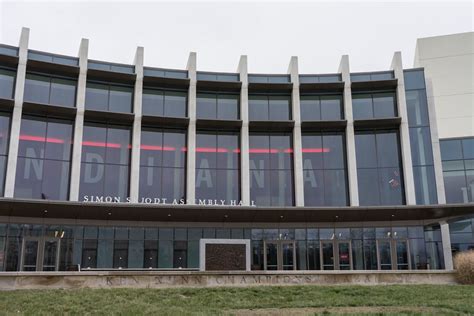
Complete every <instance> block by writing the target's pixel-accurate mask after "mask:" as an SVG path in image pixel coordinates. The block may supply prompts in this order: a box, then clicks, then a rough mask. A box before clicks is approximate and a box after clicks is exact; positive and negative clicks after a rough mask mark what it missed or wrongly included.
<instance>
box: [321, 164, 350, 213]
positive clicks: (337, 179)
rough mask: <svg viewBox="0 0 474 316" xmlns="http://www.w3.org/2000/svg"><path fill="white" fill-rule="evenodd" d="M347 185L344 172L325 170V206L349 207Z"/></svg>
mask: <svg viewBox="0 0 474 316" xmlns="http://www.w3.org/2000/svg"><path fill="white" fill-rule="evenodd" d="M347 202H348V201H347V185H346V174H345V171H344V170H324V205H327V206H345V205H347V204H348V203H347Z"/></svg>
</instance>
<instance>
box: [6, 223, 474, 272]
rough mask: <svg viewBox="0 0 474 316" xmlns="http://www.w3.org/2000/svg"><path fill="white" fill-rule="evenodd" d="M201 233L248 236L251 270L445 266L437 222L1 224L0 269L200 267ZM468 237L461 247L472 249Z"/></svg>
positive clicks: (221, 236)
mask: <svg viewBox="0 0 474 316" xmlns="http://www.w3.org/2000/svg"><path fill="white" fill-rule="evenodd" d="M469 221H470V220H469ZM464 226H465V225H464ZM464 226H463V229H466V228H464ZM471 226H472V225H471ZM471 226H470V227H471ZM471 233H472V232H471ZM201 238H219V239H250V240H251V268H252V270H419V269H443V268H444V261H443V250H442V242H441V232H440V227H439V226H436V225H435V226H396V227H395V226H386V227H352V228H339V227H338V228H331V227H307V228H237V227H234V228H213V227H192V228H191V227H188V228H183V227H135V226H134V227H125V226H116V227H113V226H90V225H87V226H79V225H37V224H16V223H9V224H0V271H67V270H73V269H77V267H80V268H81V269H165V270H166V269H197V268H198V267H199V240H200V239H201ZM471 242H472V243H471V244H469V243H468V244H465V245H464V246H463V247H464V248H466V247H467V248H471V249H472V248H474V241H473V240H471ZM452 246H453V249H457V248H459V247H456V245H452Z"/></svg>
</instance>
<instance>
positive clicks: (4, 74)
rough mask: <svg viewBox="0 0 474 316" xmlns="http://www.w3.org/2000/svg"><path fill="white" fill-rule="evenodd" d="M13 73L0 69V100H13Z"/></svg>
mask: <svg viewBox="0 0 474 316" xmlns="http://www.w3.org/2000/svg"><path fill="white" fill-rule="evenodd" d="M14 87H15V72H14V71H10V70H6V69H0V98H4V99H13V91H14Z"/></svg>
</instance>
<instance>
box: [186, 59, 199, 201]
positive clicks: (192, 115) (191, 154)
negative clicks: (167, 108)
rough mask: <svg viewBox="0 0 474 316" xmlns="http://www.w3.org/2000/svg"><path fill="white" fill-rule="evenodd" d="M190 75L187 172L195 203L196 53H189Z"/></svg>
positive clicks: (188, 193)
mask: <svg viewBox="0 0 474 316" xmlns="http://www.w3.org/2000/svg"><path fill="white" fill-rule="evenodd" d="M186 69H187V70H188V76H189V79H190V82H189V90H188V116H189V126H188V135H187V138H188V144H187V147H188V150H187V173H186V199H187V200H188V203H189V204H194V202H195V198H196V77H197V75H196V71H197V70H196V69H197V62H196V53H195V52H192V53H190V54H189V59H188V65H187V66H186Z"/></svg>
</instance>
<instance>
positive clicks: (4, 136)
mask: <svg viewBox="0 0 474 316" xmlns="http://www.w3.org/2000/svg"><path fill="white" fill-rule="evenodd" d="M9 142H10V115H9V114H7V113H3V112H0V195H1V196H3V192H4V185H5V174H6V171H7V160H8V144H9Z"/></svg>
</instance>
